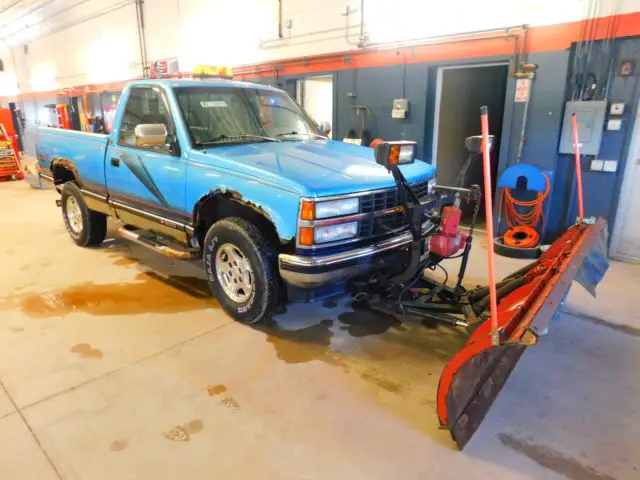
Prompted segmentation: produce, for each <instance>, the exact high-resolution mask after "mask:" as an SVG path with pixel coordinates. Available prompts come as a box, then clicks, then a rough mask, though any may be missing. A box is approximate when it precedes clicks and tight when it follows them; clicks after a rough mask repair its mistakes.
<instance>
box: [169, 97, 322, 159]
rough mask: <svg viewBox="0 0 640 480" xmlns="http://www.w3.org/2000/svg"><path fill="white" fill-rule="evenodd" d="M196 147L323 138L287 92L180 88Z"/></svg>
mask: <svg viewBox="0 0 640 480" xmlns="http://www.w3.org/2000/svg"><path fill="white" fill-rule="evenodd" d="M175 93H176V96H177V98H178V103H179V105H180V110H181V113H182V116H183V118H184V121H185V123H186V124H187V128H188V130H189V134H190V135H191V141H192V143H193V145H194V146H196V147H197V146H202V147H204V146H215V145H222V144H229V143H253V142H268V141H283V140H302V139H307V138H316V137H317V138H325V137H323V136H322V135H321V134H320V132H319V130H318V127H317V126H316V125H315V123H314V122H313V121H312V120H311V119H310V118H309V117H308V116H307V114H306V113H304V111H303V110H302V109H301V108H300V107H299V106H298V104H296V103H295V102H294V101H293V100H291V98H289V96H287V95H286V94H285V93H282V92H277V91H273V90H262V89H251V88H233V87H185V88H176V89H175Z"/></svg>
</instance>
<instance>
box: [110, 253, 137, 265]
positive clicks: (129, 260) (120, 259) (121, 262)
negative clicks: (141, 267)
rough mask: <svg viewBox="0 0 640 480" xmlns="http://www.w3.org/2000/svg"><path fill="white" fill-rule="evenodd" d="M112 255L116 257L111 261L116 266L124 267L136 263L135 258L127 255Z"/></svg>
mask: <svg viewBox="0 0 640 480" xmlns="http://www.w3.org/2000/svg"><path fill="white" fill-rule="evenodd" d="M113 256H114V257H118V258H117V260H115V261H114V262H113V264H114V265H116V266H118V267H126V266H128V265H134V264H136V263H138V262H137V261H136V260H134V259H133V258H129V257H122V256H120V255H113Z"/></svg>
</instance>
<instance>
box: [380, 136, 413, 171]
mask: <svg viewBox="0 0 640 480" xmlns="http://www.w3.org/2000/svg"><path fill="white" fill-rule="evenodd" d="M416 147H417V143H416V142H410V141H408V140H400V141H397V142H380V143H379V144H378V145H376V148H375V150H374V155H375V159H376V163H377V164H378V165H382V166H383V167H385V168H386V169H387V170H391V169H393V168H394V167H397V166H399V165H407V164H409V163H413V162H414V161H415V159H416Z"/></svg>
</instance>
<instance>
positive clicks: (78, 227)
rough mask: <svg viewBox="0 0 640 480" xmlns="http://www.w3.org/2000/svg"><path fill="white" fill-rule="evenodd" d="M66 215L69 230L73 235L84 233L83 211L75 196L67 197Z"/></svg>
mask: <svg viewBox="0 0 640 480" xmlns="http://www.w3.org/2000/svg"><path fill="white" fill-rule="evenodd" d="M66 214H67V221H68V223H69V228H71V230H72V231H73V233H77V234H80V233H82V211H81V210H80V205H79V204H78V201H77V200H76V198H75V197H73V196H68V197H67V204H66Z"/></svg>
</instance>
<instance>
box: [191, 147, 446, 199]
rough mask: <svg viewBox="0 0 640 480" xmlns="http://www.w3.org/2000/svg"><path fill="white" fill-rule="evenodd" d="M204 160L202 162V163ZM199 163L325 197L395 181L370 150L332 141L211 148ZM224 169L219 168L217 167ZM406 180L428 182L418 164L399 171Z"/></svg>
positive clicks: (425, 167) (430, 172)
mask: <svg viewBox="0 0 640 480" xmlns="http://www.w3.org/2000/svg"><path fill="white" fill-rule="evenodd" d="M203 157H204V158H203ZM198 160H200V161H205V162H207V163H211V164H212V165H215V164H217V163H220V164H224V168H229V169H231V170H235V171H237V172H240V173H244V174H247V175H250V176H252V177H258V178H261V179H263V180H266V181H269V182H272V183H275V184H280V185H282V186H285V187H287V188H289V189H295V190H296V191H298V192H299V193H300V194H302V195H305V196H318V197H324V196H329V195H341V194H345V193H355V192H360V191H364V190H375V189H380V188H387V187H392V186H393V185H394V181H393V176H392V175H391V174H390V173H389V172H387V170H386V168H384V167H381V166H380V165H378V164H377V163H376V162H375V159H374V157H373V149H371V148H368V147H361V146H358V145H350V144H347V143H343V142H336V141H332V140H313V141H305V142H270V143H266V142H265V143H253V144H246V145H230V146H224V147H218V148H211V149H208V150H207V151H206V152H205V155H202V156H200V155H198ZM221 166H222V165H221ZM401 169H402V173H403V174H404V175H405V177H406V178H407V180H408V181H410V182H414V181H417V180H423V179H427V178H431V177H433V176H434V175H435V169H434V168H433V167H432V166H431V165H430V164H428V163H425V162H423V161H421V160H418V161H416V162H415V163H413V164H411V165H405V166H403V167H401Z"/></svg>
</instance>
